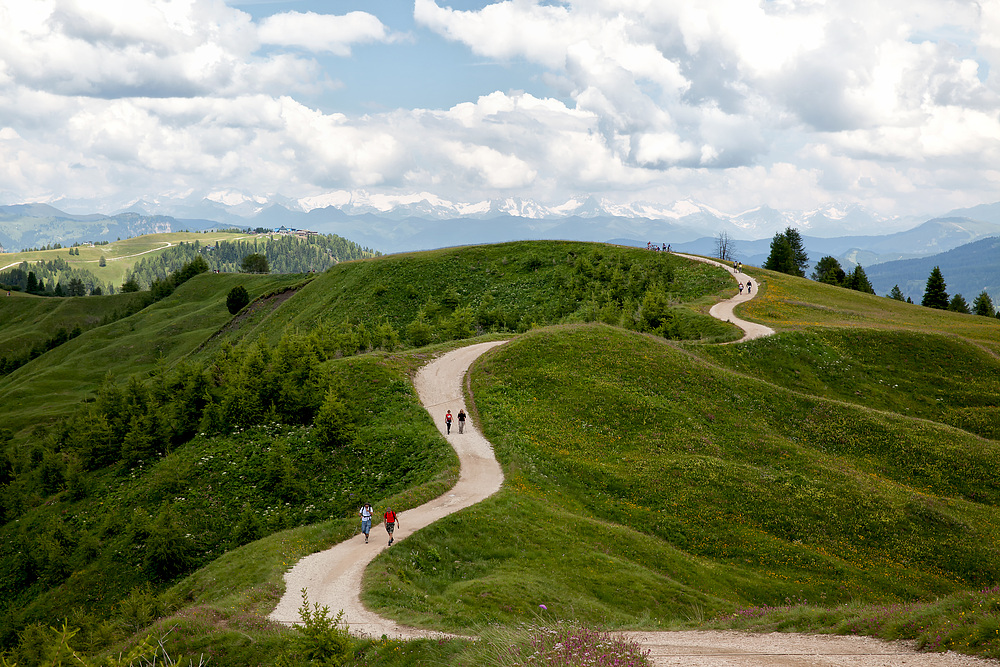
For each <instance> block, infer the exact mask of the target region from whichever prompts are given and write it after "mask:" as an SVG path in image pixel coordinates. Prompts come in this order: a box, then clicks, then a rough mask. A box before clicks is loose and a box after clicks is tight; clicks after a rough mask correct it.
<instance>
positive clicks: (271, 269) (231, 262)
mask: <svg viewBox="0 0 1000 667" xmlns="http://www.w3.org/2000/svg"><path fill="white" fill-rule="evenodd" d="M377 254H378V253H376V252H374V251H372V250H370V249H368V248H362V247H361V246H359V245H358V244H356V243H353V242H351V241H348V240H347V239H344V238H341V237H339V236H337V235H335V234H333V235H316V236H311V237H309V238H308V239H300V238H297V237H295V236H282V235H269V236H257V237H251V238H248V239H239V240H232V241H218V242H217V243H215V244H208V243H205V244H203V243H200V242H198V241H195V242H194V243H181V244H179V245H176V246H173V247H171V248H166V249H165V250H163V251H161V252H158V253H155V254H152V255H150V256H149V257H148V258H144V259H141V260H139V261H138V262H137V263H136V264H135V266H133V267H132V268H131V269H130V270H129V271H128V272H127V273H126V274H125V276H126V281H134V282H135V283H136V284H138V285H139V286H140V287H143V288H145V287H147V286H149V285H150V284H151V283H152V281H154V280H157V279H159V278H162V277H164V276H166V275H167V274H169V273H173V272H174V271H176V270H177V269H178V268H179V267H180V266H182V265H183V264H185V263H187V262H190V261H191V260H192V259H194V258H195V257H202V258H203V259H204V260H205V261H206V262H208V266H209V268H210V269H211V270H213V271H220V272H222V273H239V272H242V273H308V272H310V271H325V270H326V269H328V268H330V267H331V266H333V265H334V264H336V263H338V262H346V261H350V260H353V259H363V258H365V257H372V256H375V255H377Z"/></svg>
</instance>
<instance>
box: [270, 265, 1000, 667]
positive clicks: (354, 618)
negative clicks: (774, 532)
mask: <svg viewBox="0 0 1000 667" xmlns="http://www.w3.org/2000/svg"><path fill="white" fill-rule="evenodd" d="M684 256H685V257H690V258H691V259H695V260H697V261H701V262H708V263H711V264H718V265H719V266H722V267H723V268H728V270H729V271H730V272H731V273H733V275H734V277H736V279H737V280H740V281H741V282H743V283H744V284H745V283H746V280H747V279H748V276H746V275H745V274H742V273H738V272H735V271H733V270H732V268H731V267H726V266H725V265H724V264H720V263H719V262H714V261H712V260H707V259H704V258H701V257H694V256H688V255H684ZM756 293H757V292H756V289H754V291H753V292H752V293H751V294H750V295H747V294H743V295H737V296H735V297H733V298H732V299H729V300H727V301H725V302H722V303H720V304H717V306H715V307H713V308H712V311H711V314H712V315H713V316H714V317H717V318H719V319H728V320H729V321H731V322H733V323H734V324H736V325H737V326H739V327H740V328H742V329H743V330H744V332H746V335H745V336H744V337H743V339H742V340H749V339H751V338H757V337H760V336H766V335H770V334H773V333H774V331H773V330H772V329H770V328H768V327H765V326H763V325H759V324H755V323H753V322H745V321H744V320H740V319H738V318H736V317H734V316H733V314H732V309H733V307H734V306H735V305H736V304H738V303H742V302H743V301H747V300H749V299H751V298H753V297H754V296H756ZM724 304H728V306H726V305H724ZM720 306H721V308H720ZM717 309H718V310H717ZM504 342H505V341H498V342H489V343H480V344H478V345H470V346H468V347H464V348H461V349H458V350H454V351H452V352H449V353H447V354H444V355H442V356H441V357H438V358H437V359H435V360H434V361H432V362H430V363H429V364H427V365H426V366H424V368H422V369H421V370H420V371H419V372H418V373H417V376H416V378H415V379H414V385H415V386H416V389H417V393H418V395H419V396H420V401H421V403H423V405H424V407H425V408H426V409H427V411H428V412H429V413H430V415H431V417H432V418H433V419H434V423H435V424H436V425H437V427H438V430H439V431H440V432H441V434H442V435H443V436H444V437H446V438H447V439H448V442H450V443H451V445H452V446H453V447H454V448H455V450H456V452H458V456H459V460H460V462H461V473H460V477H459V481H458V483H457V484H456V485H455V487H454V488H452V489H451V490H450V491H449V492H447V493H445V494H444V495H443V496H440V497H439V498H436V499H435V500H432V501H430V502H428V503H425V504H424V505H421V506H419V507H416V508H414V509H411V510H407V511H406V512H401V513H400V516H399V523H400V526H399V527H398V528H397V529H396V535H395V537H396V542H397V543H398V542H400V541H401V540H404V539H405V538H406V536H407V535H410V534H412V533H413V532H414V531H416V530H419V529H420V528H423V527H424V526H427V525H429V524H431V523H433V522H434V521H437V520H438V519H440V518H442V517H444V516H446V515H448V514H450V513H452V512H456V511H458V510H460V509H463V508H465V507H469V506H470V505H474V504H475V503H477V502H479V501H481V500H483V499H485V498H488V497H489V496H491V495H493V494H494V493H496V492H497V491H498V490H499V489H500V485H501V484H502V483H503V472H502V471H501V469H500V465H499V463H497V461H496V458H495V457H494V456H493V446H492V445H491V444H490V443H489V441H488V440H486V439H485V438H484V437H483V435H482V433H480V431H479V429H478V428H477V427H476V425H475V424H474V423H473V422H472V420H471V419H470V420H468V421H466V426H465V433H463V434H458V433H457V430H456V429H457V423H456V424H455V425H454V426H453V427H452V432H451V434H450V435H446V433H445V427H444V413H445V411H446V410H451V412H452V414H453V415H454V414H458V410H459V409H461V408H465V403H464V401H465V397H464V392H463V382H464V380H465V375H466V372H467V371H468V368H469V366H470V365H471V364H472V362H473V361H475V360H476V358H478V357H479V356H480V355H481V354H483V353H484V352H486V351H488V350H490V349H492V348H493V347H496V346H497V345H502V344H503V343H504ZM466 412H469V410H468V409H466ZM371 536H372V537H371V541H370V542H369V543H368V544H366V543H365V541H364V538H363V536H361V535H360V533H359V534H358V535H357V536H355V537H354V538H352V539H350V540H347V541H346V542H342V543H340V544H337V545H335V546H333V547H331V548H330V549H327V550H326V551H322V552H318V553H315V554H312V555H310V556H307V557H305V558H303V559H302V560H301V561H299V562H298V563H297V564H296V565H295V566H294V567H293V568H292V569H291V570H289V571H288V572H287V573H286V574H285V583H286V591H285V595H284V596H283V597H282V598H281V601H280V602H279V603H278V606H277V607H276V608H275V609H274V611H273V612H272V613H271V615H270V617H269V618H271V619H272V620H275V621H279V622H282V623H285V624H293V623H297V622H298V621H299V617H298V608H299V606H300V604H301V593H300V591H301V589H303V588H305V589H307V590H308V594H309V600H310V603H314V602H318V603H319V604H320V605H327V606H329V607H330V609H331V611H333V612H336V611H337V610H340V609H343V610H344V618H345V620H346V622H347V624H348V625H349V626H350V627H351V631H352V632H354V633H355V634H359V635H366V636H370V637H381V636H382V635H386V636H388V637H391V638H399V639H416V638H426V637H447V636H449V635H446V634H445V633H441V632H435V631H430V630H421V629H418V628H412V627H407V626H403V625H400V624H398V623H396V622H395V621H392V620H390V619H386V618H382V617H381V616H378V615H377V614H374V613H373V612H371V611H369V610H367V609H365V607H364V606H363V605H362V604H361V600H360V593H361V576H362V574H363V573H364V570H365V567H366V566H367V565H368V563H370V562H371V561H372V559H374V558H375V556H377V555H378V554H379V552H380V551H381V550H382V549H386V548H391V547H388V546H387V544H386V542H387V537H386V535H385V531H384V529H383V528H382V527H381V526H373V527H372V532H371ZM623 634H625V635H626V636H628V637H630V638H632V639H634V640H636V641H637V642H639V643H640V644H641V645H642V646H643V647H644V648H646V649H649V651H650V658H651V660H652V663H653V665H655V666H656V667H827V666H830V665H838V666H843V667H896V666H905V667H932V666H934V667H975V666H979V667H982V666H984V665H994V666H995V665H997V664H998V663H997V662H995V661H990V660H981V659H978V658H973V657H970V656H964V655H961V654H957V653H945V654H941V653H920V652H918V651H916V650H915V649H914V648H913V647H912V645H911V644H909V643H906V642H883V641H880V640H877V639H872V638H869V637H847V636H839V635H801V634H788V633H768V634H759V633H757V634H755V633H745V632H733V631H704V632H702V631H684V632H628V633H623Z"/></svg>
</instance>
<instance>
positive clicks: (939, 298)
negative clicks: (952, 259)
mask: <svg viewBox="0 0 1000 667" xmlns="http://www.w3.org/2000/svg"><path fill="white" fill-rule="evenodd" d="M947 287H948V286H947V285H946V284H945V282H944V276H943V275H941V267H939V266H935V267H934V269H933V270H932V271H931V275H930V276H928V277H927V286H926V287H925V288H924V298H923V300H922V301H921V302H920V305H921V306H926V307H927V308H937V309H939V310H946V309H947V308H948V292H947V291H946V289H947Z"/></svg>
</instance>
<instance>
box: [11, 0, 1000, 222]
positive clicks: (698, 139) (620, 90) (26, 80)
mask: <svg viewBox="0 0 1000 667" xmlns="http://www.w3.org/2000/svg"><path fill="white" fill-rule="evenodd" d="M377 11H378V7H377V5H374V4H373V5H372V6H371V7H370V8H369V11H365V12H351V13H348V14H345V15H333V14H322V13H317V12H306V11H303V12H284V13H279V14H274V15H272V16H270V17H265V18H262V19H259V20H258V21H256V22H255V21H254V19H253V18H252V17H251V15H250V14H248V13H246V12H243V11H240V10H238V9H235V8H232V7H229V6H227V5H226V4H225V3H224V2H222V0H173V1H168V0H128V1H126V0H108V2H88V1H85V0H20V1H18V2H13V1H7V2H4V1H3V0H0V160H4V162H3V166H2V168H0V181H2V182H3V184H4V185H3V186H2V187H3V188H4V192H3V193H0V194H2V196H3V197H7V198H11V199H13V201H17V200H19V199H28V198H40V197H41V198H44V197H58V196H60V195H63V196H76V197H83V196H85V195H87V194H90V195H105V194H107V195H108V196H111V195H112V194H113V193H115V192H124V191H128V192H129V197H131V196H138V195H142V196H154V195H156V194H161V193H167V192H175V193H176V192H184V193H190V192H197V191H200V190H204V191H205V192H227V193H229V192H244V193H260V192H274V191H281V192H282V193H284V194H287V195H288V196H307V195H309V196H315V197H320V198H322V195H323V193H324V192H330V191H336V192H340V191H352V190H355V189H357V188H371V189H373V190H376V189H377V190H380V191H381V192H384V193H389V194H392V195H393V196H395V195H397V194H399V193H402V192H404V191H408V190H416V191H421V192H422V191H427V192H429V193H435V194H438V195H440V196H444V197H446V198H448V199H453V200H466V201H468V200H481V199H484V198H488V197H491V196H495V195H497V194H498V193H502V194H505V195H506V194H512V193H513V194H520V195H522V196H525V197H537V198H541V199H546V200H549V201H558V200H561V199H564V198H567V197H568V196H569V195H571V194H577V193H595V194H599V195H602V194H603V195H607V196H611V197H613V198H617V199H619V200H625V199H630V198H633V197H634V198H651V197H658V198H674V199H683V198H686V197H688V196H692V197H695V198H698V199H702V200H704V201H708V202H710V203H712V204H714V205H717V206H719V207H720V208H724V209H727V210H739V209H745V208H749V207H751V206H753V205H756V204H758V203H768V204H771V205H773V206H776V207H802V208H806V207H809V206H811V205H813V206H814V205H817V204H818V203H821V202H823V201H825V200H829V199H849V200H869V199H870V200H874V201H878V202H879V205H880V206H881V207H882V208H883V210H887V209H889V208H891V207H892V206H893V205H895V206H898V207H900V208H901V209H902V210H913V209H926V208H931V209H934V210H937V209H938V208H939V207H940V205H939V203H938V202H941V201H949V202H953V201H957V200H959V199H962V200H963V201H957V204H962V205H966V204H970V203H978V202H977V201H976V200H977V198H981V200H987V201H991V200H992V199H995V198H996V195H995V187H996V183H997V174H996V169H995V167H994V165H996V164H997V163H998V158H1000V114H998V109H1000V78H998V77H1000V74H998V71H1000V1H997V0H989V1H987V2H982V3H978V4H975V3H965V2H958V1H957V0H955V1H950V0H949V1H946V2H941V1H940V0H886V1H885V2H879V3H872V2H870V0H865V1H862V0H842V1H839V2H837V3H831V2H823V1H821V0H775V1H771V2H765V3H758V2H749V1H747V0H703V1H701V2H696V3H695V2H680V3H674V2H663V1H662V0H563V1H562V2H559V3H547V2H542V1H541V0H506V1H502V2H495V3H493V4H490V5H487V6H485V7H483V8H482V9H479V10H475V11H458V10H454V9H451V8H448V7H445V6H444V3H440V4H439V3H437V2H434V0H415V4H414V19H415V20H416V22H417V24H418V26H419V27H420V28H421V29H423V28H426V29H427V30H424V31H423V32H422V33H420V35H419V39H423V40H434V39H447V40H450V41H452V42H454V43H457V44H460V45H462V48H464V49H465V51H466V52H468V53H469V54H472V56H473V57H472V58H470V59H471V60H478V61H480V62H481V61H482V60H484V59H485V60H487V61H494V62H499V63H502V64H504V65H510V67H509V68H508V69H507V70H506V71H508V72H513V71H517V68H518V66H519V65H523V64H525V63H527V64H529V65H530V66H531V67H530V69H531V71H532V72H535V73H537V77H538V78H537V81H534V82H532V83H536V84H538V85H536V86H535V87H534V88H532V90H533V91H535V94H527V93H521V92H516V91H511V90H506V91H495V92H489V91H487V94H479V92H480V91H477V93H476V94H475V95H473V94H469V96H468V97H466V98H465V100H464V101H460V102H458V103H448V104H444V103H442V104H441V105H439V106H435V105H433V104H431V105H426V104H425V105H424V106H425V107H428V108H405V107H403V108H398V109H396V110H395V111H392V112H389V113H381V114H370V115H364V116H359V115H350V114H344V113H337V112H336V111H334V110H332V108H333V107H332V105H331V106H330V108H324V107H320V106H319V105H318V104H316V103H307V102H306V101H304V100H307V99H313V98H312V97H310V96H315V95H317V94H318V93H320V92H322V91H328V90H330V89H331V88H333V87H334V86H337V85H339V84H338V82H337V78H338V76H335V75H334V73H332V72H330V71H327V70H325V69H324V67H326V66H327V65H326V64H324V63H326V62H329V61H330V60H331V59H330V58H328V57H327V56H329V55H331V54H332V55H335V56H348V55H352V50H353V49H354V47H355V46H357V45H360V44H372V45H376V46H379V45H388V44H389V43H395V42H398V41H399V36H398V35H397V34H395V33H393V32H392V31H391V30H390V28H388V27H387V26H386V24H384V23H383V22H382V20H380V19H379V18H378V17H377V16H376V15H375V14H376V12H377ZM394 25H395V24H394ZM386 48H388V47H386ZM397 48H398V47H397ZM371 51H372V50H371V49H366V50H364V52H362V51H360V50H359V51H357V53H356V54H354V55H355V57H353V58H351V59H349V60H347V59H342V58H341V59H337V62H338V67H344V68H347V67H354V66H360V65H361V63H358V61H359V60H362V55H363V53H364V54H368V53H371ZM381 56H384V54H380V57H381ZM338 74H339V73H338ZM426 75H427V80H426V81H415V82H414V88H415V89H420V90H421V91H422V92H425V91H434V90H436V89H437V87H440V81H438V80H437V79H436V78H435V77H437V76H438V75H439V73H438V72H436V71H428V72H427V73H426ZM470 78H474V77H470ZM345 80H348V81H349V80H350V79H345ZM546 84H548V85H550V86H551V89H550V90H551V91H552V92H551V93H550V94H547V93H540V92H538V91H539V90H544V88H541V87H540V86H542V85H546ZM489 90H492V89H489ZM340 92H341V91H339V90H338V94H340ZM342 92H343V93H344V94H345V95H347V94H349V93H350V92H351V91H349V90H346V89H344V90H343V91H342ZM963 183H964V185H963ZM950 188H955V189H956V190H958V191H959V192H958V194H955V193H952V192H951V191H950V190H949V189H950ZM372 196H380V195H379V194H378V193H375V192H373V195H372ZM122 198H127V197H122Z"/></svg>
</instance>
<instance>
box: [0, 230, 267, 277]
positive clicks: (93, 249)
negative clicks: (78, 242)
mask: <svg viewBox="0 0 1000 667" xmlns="http://www.w3.org/2000/svg"><path fill="white" fill-rule="evenodd" d="M246 237H247V235H246V234H239V233H235V232H171V233H165V234H143V235H141V236H134V237H132V238H127V239H119V240H117V241H112V242H110V243H108V244H107V245H94V246H92V245H82V246H78V247H76V248H73V250H74V251H75V250H79V251H80V254H79V255H70V254H69V250H70V249H69V248H59V249H57V250H33V251H27V252H11V253H4V254H2V255H0V271H3V270H5V269H9V268H13V267H16V266H18V265H19V264H20V263H21V262H28V263H29V264H31V263H34V262H40V261H42V262H50V261H52V260H54V259H56V258H59V259H62V260H65V261H66V262H68V263H69V264H70V266H72V267H76V268H84V269H87V270H88V271H90V272H91V273H93V274H94V275H95V276H97V278H98V279H99V280H100V281H101V282H102V283H109V284H112V285H121V284H122V283H123V282H124V281H125V274H126V272H127V271H128V270H129V269H131V268H132V267H133V266H134V265H135V264H136V263H137V262H139V261H141V260H142V259H143V258H144V257H146V256H148V255H151V254H155V253H156V252H158V251H160V250H164V249H166V248H169V247H171V246H175V245H178V244H180V243H194V242H195V241H198V242H199V243H201V244H202V245H210V244H213V243H218V242H219V241H235V240H237V239H243V238H246ZM101 257H104V258H105V264H106V265H105V266H101V265H100V262H101Z"/></svg>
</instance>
